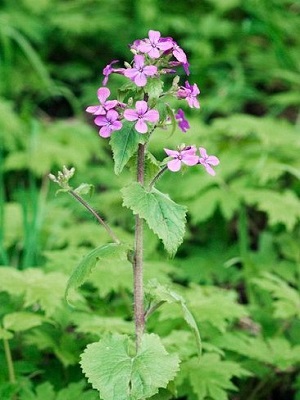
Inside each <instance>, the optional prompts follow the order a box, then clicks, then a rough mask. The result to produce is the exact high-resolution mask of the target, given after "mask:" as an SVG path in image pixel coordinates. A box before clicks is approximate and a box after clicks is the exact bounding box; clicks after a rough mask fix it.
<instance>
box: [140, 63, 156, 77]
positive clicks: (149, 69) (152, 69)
mask: <svg viewBox="0 0 300 400" xmlns="http://www.w3.org/2000/svg"><path fill="white" fill-rule="evenodd" d="M143 72H144V74H145V75H148V76H152V75H155V74H156V73H157V67H156V66H155V65H147V66H146V67H144V68H143Z"/></svg>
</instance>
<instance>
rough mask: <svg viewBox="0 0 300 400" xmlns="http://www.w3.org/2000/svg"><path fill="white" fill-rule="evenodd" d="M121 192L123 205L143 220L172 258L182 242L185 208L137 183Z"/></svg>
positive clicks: (160, 193)
mask: <svg viewBox="0 0 300 400" xmlns="http://www.w3.org/2000/svg"><path fill="white" fill-rule="evenodd" d="M121 192H122V194H123V205H124V206H126V207H128V208H130V209H131V210H132V211H133V213H134V214H138V215H139V216H140V217H141V218H143V219H145V221H146V222H147V224H148V225H149V227H150V229H152V230H153V232H154V233H156V234H157V236H158V237H159V238H160V239H161V240H162V241H163V244H164V246H165V249H166V250H167V252H168V253H169V254H170V255H171V256H173V255H174V254H175V253H176V251H177V248H178V246H179V245H180V244H181V243H182V241H183V236H184V230H185V221H186V219H185V217H186V207H185V206H181V205H179V204H176V203H175V202H174V201H173V200H171V199H170V197H169V196H168V195H166V194H164V193H162V192H160V191H158V190H157V189H155V188H152V190H151V191H147V190H145V189H144V188H143V187H142V186H141V185H140V184H139V183H132V184H131V185H129V186H127V187H125V188H123V189H122V190H121Z"/></svg>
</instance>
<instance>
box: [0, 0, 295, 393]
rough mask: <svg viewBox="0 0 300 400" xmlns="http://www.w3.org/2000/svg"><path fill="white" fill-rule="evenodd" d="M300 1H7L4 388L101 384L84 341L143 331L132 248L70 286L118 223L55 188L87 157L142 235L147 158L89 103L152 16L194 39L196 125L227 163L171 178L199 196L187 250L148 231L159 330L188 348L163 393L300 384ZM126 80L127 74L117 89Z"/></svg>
mask: <svg viewBox="0 0 300 400" xmlns="http://www.w3.org/2000/svg"><path fill="white" fill-rule="evenodd" d="M299 11H300V7H299V3H298V2H296V1H289V0H270V1H267V0H248V1H247V2H243V1H241V0H226V1H223V0H205V1H197V0H186V1H182V2H171V1H159V0H70V1H63V0H40V1H38V2H37V1H36V0H3V1H2V3H1V5H0V265H1V267H0V339H1V342H0V399H1V400H42V399H43V400H69V399H70V400H71V399H72V400H74V399H82V400H96V399H97V398H99V397H98V394H97V392H96V391H94V390H92V389H91V386H90V385H89V383H88V382H86V381H85V380H84V378H83V374H82V370H81V368H80V365H79V361H80V360H79V355H80V354H81V353H82V352H83V349H84V348H86V346H87V345H88V344H89V343H91V342H94V341H97V340H98V339H99V338H103V340H104V341H103V342H102V343H104V344H105V343H106V344H107V343H108V344H109V343H110V340H112V338H114V340H115V341H117V342H118V343H119V345H120V348H122V346H123V347H124V339H122V338H123V337H122V336H121V335H122V334H133V330H134V324H133V322H132V271H131V264H130V263H129V261H128V260H127V259H126V258H125V257H124V254H123V252H122V254H117V255H116V254H114V256H112V258H111V260H110V261H109V262H106V263H105V264H104V263H101V257H100V259H95V258H93V257H90V259H88V263H89V264H88V267H86V268H89V271H86V270H84V271H81V272H82V274H87V273H88V272H91V274H90V275H89V278H88V281H87V282H86V283H84V284H83V285H81V283H82V281H83V280H84V279H83V276H79V275H78V276H76V275H75V277H74V275H72V276H73V281H69V286H68V291H67V295H68V302H69V304H68V303H67V302H66V300H65V297H64V296H65V292H66V288H67V282H68V278H69V277H70V275H71V273H72V271H74V268H75V267H76V266H77V265H78V264H79V265H80V262H81V261H82V260H83V259H84V257H89V256H86V255H87V254H89V255H91V254H97V255H99V254H100V255H101V252H102V251H105V248H106V247H105V244H107V243H109V237H108V235H107V233H106V231H105V230H104V229H103V228H102V227H99V226H98V225H97V223H96V222H95V221H94V220H93V219H92V218H91V216H90V215H88V213H87V212H86V211H85V210H84V208H82V207H80V205H79V204H78V203H76V202H74V201H73V200H72V198H71V197H68V196H67V195H63V194H57V196H55V190H56V188H55V187H54V185H53V184H52V183H51V182H50V181H49V179H48V173H49V172H53V173H56V171H57V170H58V169H61V167H62V165H67V166H74V167H75V168H76V175H75V177H74V178H73V181H72V183H74V186H75V187H76V184H78V185H79V183H81V182H83V181H84V182H88V183H92V184H93V185H95V187H96V189H97V190H96V193H97V194H94V195H93V196H92V197H91V198H90V202H91V204H92V205H93V207H94V208H95V209H96V210H99V211H100V213H101V215H102V216H104V218H105V219H107V220H109V221H110V223H111V224H112V225H113V227H114V231H115V232H116V233H117V235H118V237H119V238H120V239H121V240H122V242H123V243H129V242H130V243H131V241H132V237H133V225H134V221H133V220H132V215H131V213H130V211H129V210H128V209H127V208H125V207H123V206H122V204H121V197H120V189H121V188H122V187H123V186H125V185H126V183H128V182H130V176H131V174H132V171H131V170H130V168H127V167H125V168H124V169H123V167H124V165H119V172H121V170H122V173H121V174H120V175H119V176H118V177H116V176H115V175H114V173H113V168H114V166H113V160H112V155H111V153H110V150H109V148H108V144H107V141H106V140H104V139H102V138H99V136H98V134H97V130H96V128H95V127H94V126H93V125H92V124H90V122H91V121H90V119H89V117H88V116H87V115H86V114H85V112H84V109H85V108H86V106H87V105H90V104H94V103H95V98H96V95H95V93H96V90H97V88H98V87H99V86H100V85H101V81H102V68H103V67H104V66H105V65H106V64H107V63H109V62H110V61H111V60H112V59H119V60H120V61H121V62H122V61H124V60H125V59H128V54H129V50H127V51H126V48H127V47H126V46H127V44H128V43H131V42H132V41H133V40H135V39H136V38H140V37H146V36H147V32H148V30H149V29H156V30H159V31H161V32H162V34H163V35H164V36H172V37H174V39H176V40H177V41H178V43H180V45H182V47H184V49H185V50H186V51H187V53H188V58H189V61H190V63H191V74H192V76H193V81H194V82H197V84H198V86H199V87H200V88H201V97H200V100H201V105H202V107H201V112H200V113H197V117H195V114H194V113H193V114H192V113H191V115H190V116H189V121H190V124H191V131H192V134H193V135H191V136H189V137H192V138H193V140H195V141H197V143H202V145H203V146H204V147H205V148H207V149H208V150H209V152H210V154H216V155H217V156H218V157H219V158H220V161H221V163H220V166H219V167H218V170H217V175H216V177H215V178H212V177H210V176H209V175H205V174H204V173H202V174H201V173H199V171H197V169H189V170H188V171H186V173H184V176H183V177H181V178H182V179H178V178H179V177H180V174H181V173H178V176H177V175H174V174H171V173H169V174H168V173H166V174H165V175H164V177H163V178H162V179H161V180H160V181H159V182H158V187H159V189H161V190H162V191H163V192H164V193H170V195H171V196H172V199H174V200H175V201H176V202H178V203H179V204H182V205H184V206H187V208H188V210H189V212H188V216H187V219H188V226H187V233H186V235H185V241H184V243H183V244H182V245H181V246H180V248H179V251H178V253H177V255H176V257H175V258H174V259H167V258H166V254H165V252H164V249H163V246H162V244H161V242H160V240H159V239H158V238H157V237H156V236H155V235H154V234H153V232H152V231H150V230H148V229H147V228H146V230H145V236H146V240H145V244H146V247H145V254H146V262H145V269H146V271H145V275H146V277H145V280H146V282H149V284H148V289H147V293H146V296H147V297H146V299H147V301H148V302H149V304H151V301H152V300H153V299H156V300H159V301H160V300H163V301H165V302H166V303H167V304H164V305H163V306H162V307H160V308H159V309H158V310H156V311H155V313H153V314H152V315H151V317H150V318H149V321H148V325H147V327H148V332H149V335H147V336H146V339H145V343H144V346H145V349H146V351H148V350H149V349H150V348H152V347H153V342H154V341H155V339H154V336H152V335H151V333H157V334H159V335H160V336H161V338H162V342H163V344H164V346H165V347H166V348H167V350H168V351H169V353H170V354H171V356H170V357H175V356H174V355H172V353H175V352H177V353H178V354H179V357H180V361H181V370H180V373H179V374H177V375H176V378H175V381H174V384H172V385H169V386H168V387H167V389H165V390H162V391H161V392H160V393H159V394H156V395H154V396H153V397H151V398H152V399H153V400H168V399H178V400H179V399H181V400H183V399H184V400H202V399H203V400H210V399H213V400H226V399H231V400H233V399H235V400H237V399H241V400H244V399H247V400H266V399H270V400H275V399H276V400H299V399H300V247H299V240H300V200H299V195H300V184H299V180H300V157H299V152H300V136H299V123H300V117H299V115H300V114H299V105H300V91H299V89H300V77H299V76H300V75H299V52H300V25H299ZM122 82H123V77H121V76H113V77H111V78H110V83H111V85H112V86H110V88H111V89H112V91H113V90H114V91H115V93H116V91H117V88H118V87H119V85H120V83H122ZM185 112H186V113H187V114H188V113H189V111H188V109H186V110H185ZM183 135H187V136H188V135H189V133H186V134H183V133H182V132H179V131H178V132H177V131H176V132H175V133H174V134H173V135H170V134H169V132H167V131H160V132H159V134H158V132H157V133H156V134H155V136H154V137H153V142H152V143H151V146H152V149H151V150H152V151H153V153H154V154H157V155H158V156H159V157H160V158H162V157H163V150H162V149H163V147H167V148H174V146H176V145H177V144H178V142H182V141H184V139H185V138H184V139H182V137H183ZM186 140H187V141H188V139H186ZM150 162H151V160H149V163H150ZM154 167H155V166H154ZM154 167H153V168H154ZM78 185H77V186H78ZM137 189H138V188H137V187H135V190H137ZM128 201H130V202H131V203H132V202H134V198H130V199H128ZM135 206H138V205H135ZM175 240H176V238H175ZM100 246H104V247H101V248H100ZM169 246H171V247H170V252H172V243H170V244H169ZM95 249H96V250H95ZM103 249H104V250H103ZM94 251H95V252H96V253H93V252H94ZM98 253H99V254H98ZM85 260H86V259H85ZM84 277H85V276H84ZM81 280H82V281H81ZM160 283H161V284H164V285H167V286H168V287H169V288H170V291H169V292H163V291H162V289H160V286H159V284H160ZM79 286H80V287H79ZM78 287H79V288H78ZM74 288H78V290H76V291H75V290H74ZM172 290H174V291H176V293H179V295H178V297H176V298H175V297H174V296H173V295H172V293H173V292H172ZM170 293H171V294H170ZM172 296H173V297H172ZM183 299H184V301H183ZM171 303H175V305H174V304H171ZM187 307H188V308H187ZM190 312H191V313H192V315H193V317H194V318H195V321H196V324H197V326H198V328H199V330H200V334H201V344H202V348H203V349H202V356H201V358H200V360H199V359H198V350H199V346H200V344H199V343H200V338H196V339H197V340H195V338H194V336H195V332H196V331H197V329H195V330H193V329H192V330H191V326H193V323H194V322H195V321H194V320H191V318H190V315H191V314H190ZM194 331H195V332H194ZM111 333H112V335H109V334H111ZM197 344H198V345H197ZM91 346H92V345H91ZM103 346H104V345H103ZM158 346H159V345H158ZM154 347H155V346H154ZM158 350H159V349H157V351H158ZM95 351H97V352H99V353H100V354H101V348H100V346H99V347H98V348H95ZM91 352H93V348H92V347H88V348H87V350H86V353H85V354H86V357H87V359H88V357H89V354H90V353H91ZM154 356H155V354H154ZM140 359H141V360H142V361H141V362H143V356H142V355H140ZM167 359H168V358H167V357H166V360H167ZM124 360H125V361H126V362H128V360H130V358H129V355H128V354H125V355H124ZM166 363H167V364H166V370H167V372H166V373H169V375H172V376H173V375H175V373H176V371H174V370H172V368H171V367H170V368H169V370H168V361H166ZM158 368H163V367H160V366H158ZM83 369H84V366H83ZM152 372H153V373H155V372H156V371H151V373H152ZM127 373H128V372H127V370H125V371H124V374H125V375H126V374H127ZM125 375H124V376H125ZM124 379H125V378H124ZM162 379H164V377H163V376H162ZM125 383H126V381H125ZM122 384H124V382H122ZM97 385H98V386H99V387H100V388H101V389H102V390H107V391H108V392H109V393H110V392H111V388H110V387H106V388H105V389H103V383H102V381H99V382H97ZM104 386H105V385H104ZM149 393H151V392H149ZM144 395H145V396H147V395H148V394H144ZM137 398H140V397H137ZM114 400H119V399H114Z"/></svg>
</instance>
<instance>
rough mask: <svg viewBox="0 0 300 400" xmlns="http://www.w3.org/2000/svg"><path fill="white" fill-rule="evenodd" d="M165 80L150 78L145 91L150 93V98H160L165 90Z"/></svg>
mask: <svg viewBox="0 0 300 400" xmlns="http://www.w3.org/2000/svg"><path fill="white" fill-rule="evenodd" d="M163 86H164V82H163V81H162V80H161V79H159V78H152V79H148V81H147V85H146V86H145V92H146V93H148V96H149V99H150V100H151V99H158V98H159V96H160V95H161V94H162V92H163Z"/></svg>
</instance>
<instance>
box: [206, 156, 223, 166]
mask: <svg viewBox="0 0 300 400" xmlns="http://www.w3.org/2000/svg"><path fill="white" fill-rule="evenodd" d="M206 162H207V163H208V164H211V165H218V164H220V160H219V159H218V157H216V156H208V157H207V159H206Z"/></svg>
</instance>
